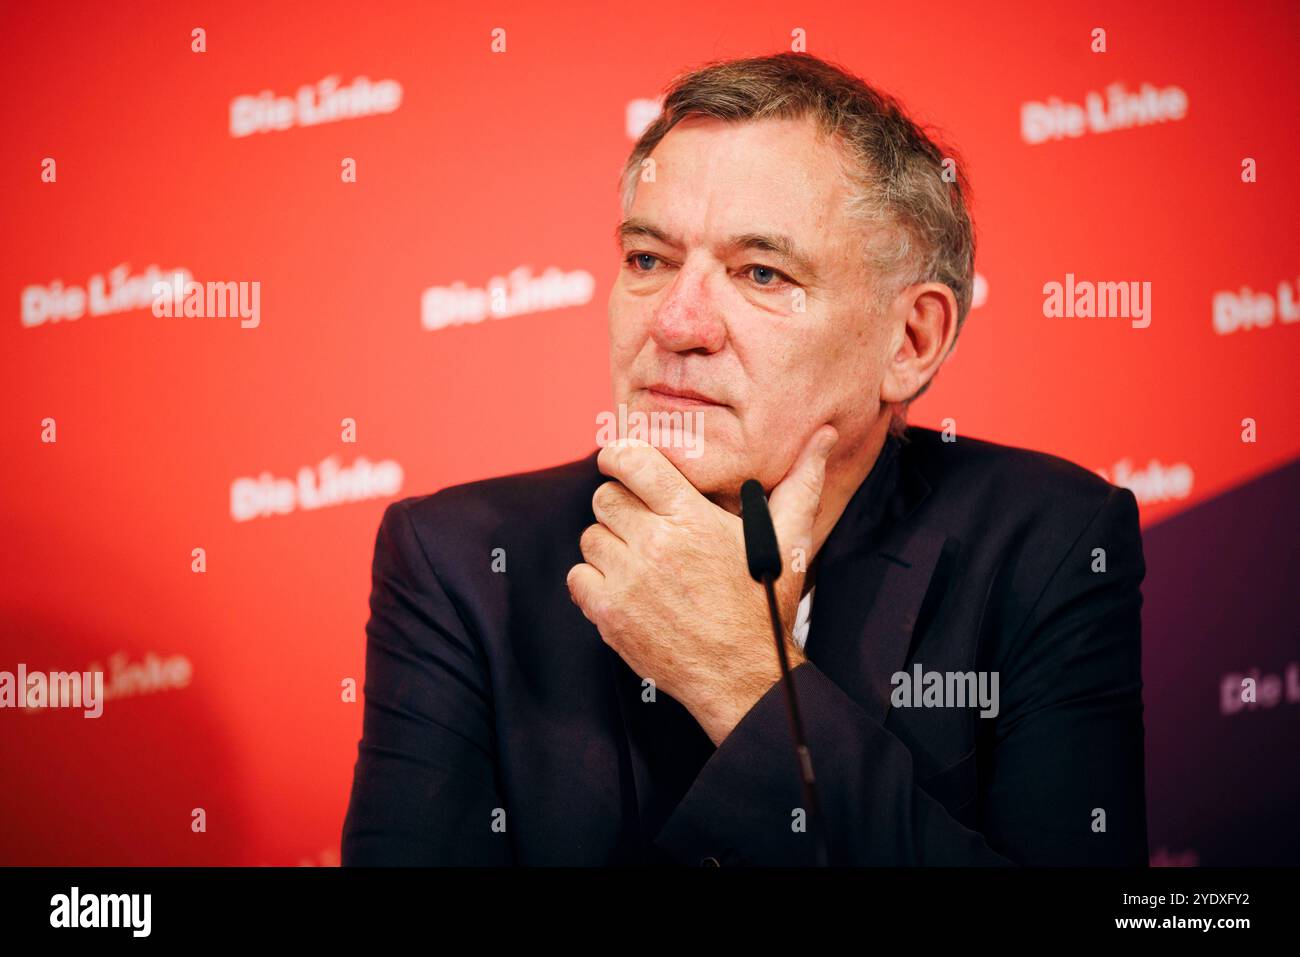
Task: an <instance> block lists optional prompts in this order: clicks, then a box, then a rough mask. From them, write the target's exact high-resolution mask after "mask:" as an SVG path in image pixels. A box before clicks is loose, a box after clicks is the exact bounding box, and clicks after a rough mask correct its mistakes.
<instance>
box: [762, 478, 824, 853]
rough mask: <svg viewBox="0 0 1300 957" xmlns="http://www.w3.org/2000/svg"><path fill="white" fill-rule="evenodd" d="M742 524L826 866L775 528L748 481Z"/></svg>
mask: <svg viewBox="0 0 1300 957" xmlns="http://www.w3.org/2000/svg"><path fill="white" fill-rule="evenodd" d="M740 500H741V521H742V522H743V524H744V529H745V555H746V558H747V559H748V562H749V573H750V576H751V577H753V578H754V580H755V581H758V582H761V583H762V585H763V588H764V590H765V591H766V592H767V612H768V616H769V617H770V618H771V620H772V635H773V637H774V638H775V639H776V656H777V660H778V661H779V662H780V665H781V684H782V686H783V687H784V688H785V702H786V712H787V713H788V715H789V717H790V735H791V737H792V738H793V739H794V750H795V758H796V760H797V761H798V765H799V777H800V781H801V783H802V785H803V799H804V807H805V808H806V810H807V814H808V829H809V831H810V832H811V834H812V837H813V840H814V842H815V852H816V856H817V866H818V867H826V866H827V864H828V858H829V855H828V853H827V848H826V831H825V825H824V823H823V818H822V814H821V806H820V804H819V803H818V801H817V782H816V778H815V777H814V775H813V766H812V755H811V753H810V752H809V751H808V743H807V741H806V739H805V738H804V733H803V721H802V720H801V719H800V717H799V701H798V697H797V696H796V695H795V690H794V679H793V678H792V677H791V674H790V656H789V654H788V653H787V652H786V648H785V629H784V628H783V627H782V625H781V613H780V610H779V609H778V608H777V603H776V580H777V579H778V578H779V577H781V571H782V563H781V552H780V549H779V548H778V546H777V542H776V528H775V527H774V526H773V524H772V516H771V513H770V512H769V511H768V508H767V497H766V496H765V495H764V494H763V487H762V486H761V485H760V484H759V483H758V482H757V481H755V480H754V479H749V480H748V481H747V482H745V484H744V485H743V486H741V489H740Z"/></svg>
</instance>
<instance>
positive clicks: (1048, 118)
mask: <svg viewBox="0 0 1300 957" xmlns="http://www.w3.org/2000/svg"><path fill="white" fill-rule="evenodd" d="M1186 115H1187V93H1186V92H1185V91H1184V90H1183V89H1182V88H1181V87H1177V86H1167V87H1164V88H1163V89H1157V88H1156V87H1155V86H1153V85H1152V84H1150V83H1143V84H1142V86H1141V87H1140V88H1139V89H1138V91H1137V92H1136V93H1134V92H1131V91H1129V90H1126V89H1125V88H1124V84H1123V83H1112V84H1111V85H1110V86H1108V87H1106V93H1105V95H1104V96H1103V95H1102V94H1101V93H1097V92H1095V91H1090V92H1088V93H1086V94H1084V98H1083V103H1070V102H1067V101H1065V100H1061V99H1059V98H1058V97H1055V96H1049V97H1048V98H1047V102H1045V103H1039V102H1035V101H1032V100H1031V101H1030V102H1028V103H1022V104H1021V105H1020V136H1021V138H1022V139H1023V140H1024V141H1025V142H1026V143H1028V144H1029V145H1031V146H1034V145H1037V144H1038V143H1046V142H1047V141H1048V140H1063V139H1066V138H1067V137H1076V136H1083V135H1084V134H1085V133H1110V132H1113V131H1115V130H1128V129H1133V128H1134V127H1138V126H1151V125H1152V124H1154V123H1168V122H1170V121H1173V120H1181V119H1182V118H1183V117H1185V116H1186Z"/></svg>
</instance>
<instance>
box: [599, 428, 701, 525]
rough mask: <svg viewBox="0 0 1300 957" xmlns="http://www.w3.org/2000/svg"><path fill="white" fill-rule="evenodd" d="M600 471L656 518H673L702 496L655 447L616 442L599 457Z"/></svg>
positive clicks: (640, 443)
mask: <svg viewBox="0 0 1300 957" xmlns="http://www.w3.org/2000/svg"><path fill="white" fill-rule="evenodd" d="M596 467H597V468H599V469H600V471H601V472H602V473H604V474H605V475H608V476H609V477H610V478H613V479H618V481H620V482H622V483H623V485H624V486H625V487H626V488H627V490H628V491H629V492H631V493H632V494H633V495H635V496H636V497H637V498H639V499H640V500H641V501H643V502H645V504H646V505H647V506H648V507H649V509H650V511H652V512H654V513H655V514H656V515H671V514H673V513H674V512H676V511H678V510H679V509H681V508H682V506H683V505H684V504H685V503H686V502H687V501H689V498H690V496H692V495H695V496H699V494H700V493H699V492H697V491H696V490H695V487H694V486H693V485H691V483H690V482H688V481H687V480H686V476H684V475H683V474H682V473H681V472H679V471H677V467H676V466H675V465H673V463H672V462H669V461H668V458H667V456H665V455H664V454H663V453H662V452H660V451H659V450H658V449H656V448H655V447H654V446H652V445H647V444H646V443H644V442H636V441H635V440H620V441H618V442H612V443H610V444H609V445H607V446H605V447H604V448H603V449H601V450H600V453H599V454H598V455H597V456H596Z"/></svg>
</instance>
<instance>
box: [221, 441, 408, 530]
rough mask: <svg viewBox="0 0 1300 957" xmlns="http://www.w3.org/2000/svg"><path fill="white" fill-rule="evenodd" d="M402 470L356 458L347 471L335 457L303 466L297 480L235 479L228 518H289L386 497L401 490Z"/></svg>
mask: <svg viewBox="0 0 1300 957" xmlns="http://www.w3.org/2000/svg"><path fill="white" fill-rule="evenodd" d="M403 477H404V476H403V472H402V467H401V466H400V465H399V464H398V463H396V462H394V461H393V460H392V459H385V460H383V461H381V462H371V461H370V460H369V459H365V458H358V459H357V460H356V461H355V462H353V463H352V464H351V465H349V466H347V467H346V468H344V467H340V465H339V460H338V458H337V457H336V456H330V457H329V458H327V459H325V460H324V461H322V462H321V463H320V464H319V465H315V466H311V465H304V466H303V467H302V468H300V469H299V470H298V479H297V481H294V480H293V479H287V478H276V477H275V476H273V475H272V474H271V473H270V472H262V473H261V474H260V475H259V476H258V477H257V478H237V479H235V480H234V481H233V482H231V483H230V517H231V518H233V519H234V520H235V521H236V522H247V521H249V520H250V519H254V518H266V517H268V516H271V515H288V514H289V513H290V512H294V511H297V510H299V509H302V510H305V511H310V510H313V509H317V508H326V507H328V506H331V505H344V504H347V503H348V502H360V501H363V500H365V499H370V498H389V497H391V496H393V495H396V494H397V493H398V492H399V491H400V490H401V488H402V479H403Z"/></svg>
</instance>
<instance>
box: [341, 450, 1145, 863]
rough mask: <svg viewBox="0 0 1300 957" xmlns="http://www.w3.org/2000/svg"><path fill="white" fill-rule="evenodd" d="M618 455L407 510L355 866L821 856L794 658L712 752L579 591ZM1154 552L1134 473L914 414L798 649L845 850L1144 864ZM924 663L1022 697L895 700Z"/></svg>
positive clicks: (740, 565) (812, 746) (369, 666)
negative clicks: (952, 432)
mask: <svg viewBox="0 0 1300 957" xmlns="http://www.w3.org/2000/svg"><path fill="white" fill-rule="evenodd" d="M595 458H596V457H595V453H593V454H592V455H590V456H588V457H587V458H585V459H582V460H581V461H577V462H573V463H571V464H568V465H563V466H559V467H557V468H551V469H546V470H543V471H537V472H532V473H528V474H522V475H511V476H506V477H503V478H495V479H490V480H487V481H481V482H473V483H470V484H466V485H460V486H457V487H454V488H448V489H445V490H443V491H441V492H438V493H437V494H434V495H426V496H422V497H415V498H407V499H404V500H402V501H399V502H395V503H393V504H391V505H390V506H389V507H388V509H387V511H386V512H385V513H384V517H383V522H382V524H381V525H380V528H379V533H378V539H377V541H376V545H375V555H374V567H373V591H372V594H371V598H370V612H371V614H370V620H369V623H368V625H367V626H366V635H367V649H366V680H365V715H364V728H363V734H362V738H361V741H360V746H359V755H358V759H357V762H356V767H355V776H354V780H353V786H352V793H351V800H350V804H349V807H348V811H347V817H346V820H345V821H344V825H343V842H342V860H343V864H344V865H356V864H471V865H486V864H577V865H606V864H645V863H681V864H689V865H697V864H708V865H712V864H714V863H717V864H721V865H724V866H726V865H732V864H806V863H811V862H812V861H813V860H814V857H813V845H812V842H811V839H810V836H809V834H808V833H804V832H802V831H800V830H797V829H796V828H795V827H793V826H792V820H794V817H793V816H792V812H793V809H795V808H798V807H800V806H801V805H802V804H803V800H802V791H801V786H800V778H799V774H798V771H797V766H796V761H795V757H794V752H793V747H792V743H791V738H790V727H789V719H788V717H787V712H786V703H785V700H784V695H783V693H782V689H781V687H780V684H779V683H778V684H775V685H773V686H772V688H771V689H770V690H769V691H768V692H767V694H766V695H765V696H764V697H763V698H761V699H760V700H759V701H758V703H757V704H755V705H754V707H753V708H752V709H751V710H750V711H749V712H748V713H747V714H746V715H745V717H744V718H743V719H742V720H741V722H740V723H739V724H738V725H737V726H736V728H735V729H734V730H733V731H732V733H731V734H730V735H729V736H728V737H727V738H726V739H725V740H724V741H723V742H722V744H721V745H720V746H718V747H716V748H715V747H714V745H713V743H712V742H711V741H710V740H709V738H708V737H707V736H706V735H705V733H704V732H703V730H701V728H700V727H699V725H698V724H697V723H696V722H695V720H694V719H693V718H692V717H691V715H690V713H689V712H688V711H687V710H686V709H685V708H684V707H682V706H681V705H680V704H678V703H677V702H676V701H675V700H673V699H672V698H670V697H668V696H667V695H664V694H662V693H660V694H658V696H657V700H654V701H651V702H647V701H643V695H642V683H641V680H640V678H639V677H638V676H637V675H636V674H635V673H634V672H633V671H632V670H631V669H630V668H629V667H628V666H627V665H626V664H625V663H624V662H623V660H622V659H621V658H619V657H618V655H617V654H616V653H615V652H614V651H613V650H612V649H611V648H609V647H608V646H607V645H605V643H604V642H603V641H602V640H601V638H600V635H599V633H598V632H597V631H596V628H595V626H593V625H592V624H591V623H589V622H588V621H587V619H586V618H584V617H583V615H582V613H581V612H580V611H579V610H578V608H577V607H576V606H575V605H574V604H573V603H572V602H571V601H570V599H569V593H568V588H567V587H566V584H565V576H566V574H567V573H568V571H569V568H570V567H572V566H573V565H575V564H577V563H578V562H580V561H582V555H581V553H580V551H579V548H578V538H579V536H580V535H581V533H582V530H583V529H584V528H585V527H586V526H587V525H590V524H592V522H594V521H595V519H594V517H593V515H592V510H591V497H592V494H593V493H594V492H595V490H596V488H597V486H599V485H600V484H601V483H602V482H604V481H607V478H606V477H605V476H603V475H601V474H600V473H599V472H598V471H597V470H596V465H595ZM498 550H500V551H498ZM1103 550H1104V551H1103ZM503 561H504V568H503V567H502V562H503ZM1103 563H1104V564H1103ZM1145 570H1146V569H1145V563H1144V561H1143V557H1142V544H1141V537H1140V533H1139V528H1138V510H1137V502H1136V500H1135V498H1134V496H1133V494H1132V492H1130V491H1128V490H1127V489H1122V488H1117V487H1115V486H1112V485H1110V484H1108V483H1107V482H1105V481H1104V480H1103V479H1101V478H1100V477H1098V476H1097V475H1095V474H1094V473H1092V472H1090V471H1088V470H1086V469H1084V468H1082V467H1080V466H1078V465H1074V464H1072V463H1070V462H1067V461H1065V460H1064V459H1060V458H1057V457H1054V456H1050V455H1046V454H1043V453H1039V452H1032V451H1027V450H1023V449H1016V448H1011V447H1007V446H1002V445H997V444H994V443H991V442H984V441H979V440H976V439H969V438H959V439H958V440H957V441H955V442H944V441H942V436H941V435H940V433H938V432H935V431H933V430H930V429H922V428H916V427H913V428H911V429H909V430H908V432H907V434H906V435H905V436H904V438H903V439H901V440H900V439H896V438H892V437H891V438H890V439H889V440H888V441H887V442H886V444H885V446H884V448H883V449H882V452H881V455H880V457H879V458H878V460H877V462H876V464H875V466H874V467H873V469H872V472H871V474H870V475H869V476H868V478H867V480H866V481H864V482H863V484H862V486H861V487H860V488H859V489H858V491H857V492H856V493H855V495H854V497H853V498H852V499H851V500H850V502H849V504H848V506H847V508H846V509H845V512H844V514H843V516H842V518H841V519H840V521H839V523H838V524H837V525H836V526H835V528H834V529H833V530H832V532H831V534H830V537H829V538H828V539H827V541H826V544H825V546H824V547H823V550H822V553H821V555H820V556H819V557H818V565H817V577H816V585H817V590H816V594H815V596H814V600H813V613H812V625H811V631H810V633H809V637H808V641H807V645H806V647H805V652H806V654H807V656H808V658H809V661H808V662H807V663H805V664H802V665H801V666H799V667H798V668H796V669H795V671H794V672H793V678H794V681H795V685H796V688H797V692H798V697H799V706H800V710H801V714H802V719H803V724H804V729H805V733H806V736H807V739H808V743H809V750H810V752H811V755H812V761H813V766H814V771H815V774H816V778H817V788H818V794H819V798H820V804H821V806H822V809H823V815H824V820H825V822H826V829H827V833H828V835H829V840H830V844H831V863H832V864H904V865H911V864H927V865H928V864H942V865H962V864H1008V863H1017V864H1065V865H1068V864H1098V865H1103V864H1104V865H1145V864H1146V863H1147V831H1146V805H1145V792H1144V782H1143V774H1144V771H1143V724H1142V697H1141V691H1142V680H1141V662H1140V641H1141V639H1140V631H1141V626H1140V609H1141V604H1142V594H1141V591H1140V590H1139V585H1140V583H1141V581H1142V579H1143V577H1144V575H1145ZM736 574H737V575H745V574H746V568H745V559H744V556H743V555H739V554H738V555H737V556H736ZM683 587H689V585H686V584H684V586H683ZM757 587H758V586H757V585H755V588H757ZM755 640H756V641H769V642H770V641H771V636H770V635H768V634H764V635H756V636H755ZM917 664H919V665H921V666H922V667H923V670H924V671H927V672H928V671H940V672H949V671H952V672H966V671H976V672H978V671H990V672H993V671H995V672H997V673H998V675H999V698H1000V701H999V710H998V714H997V715H996V717H980V716H979V710H980V709H979V708H978V706H974V707H966V708H956V707H892V706H891V703H890V697H891V693H892V692H893V690H894V686H893V685H892V684H891V676H892V675H894V673H895V672H899V671H903V670H907V671H909V672H911V671H912V670H913V667H914V665H917Z"/></svg>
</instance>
